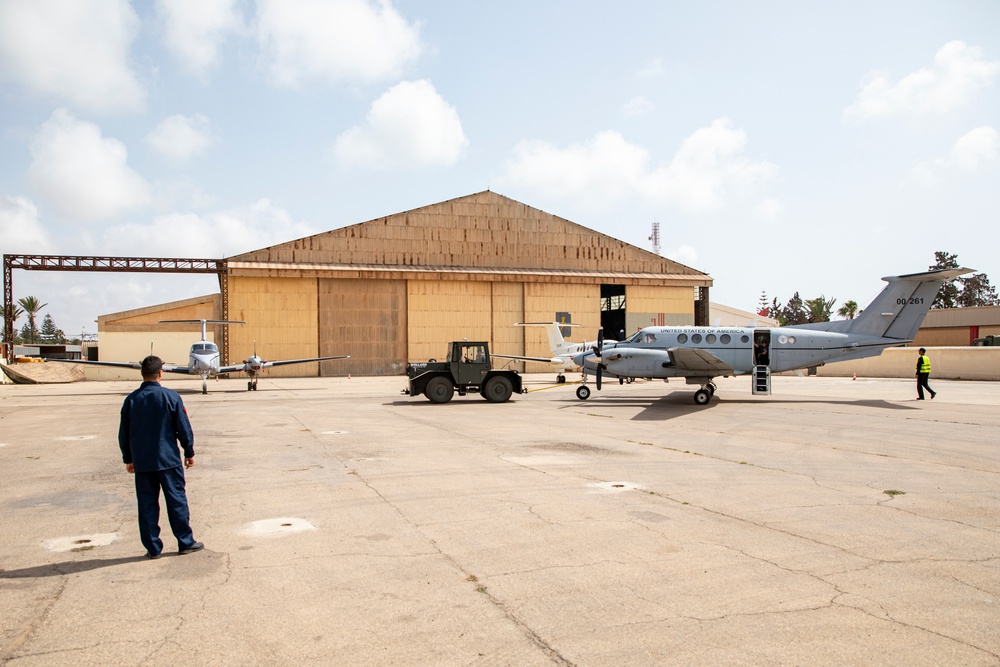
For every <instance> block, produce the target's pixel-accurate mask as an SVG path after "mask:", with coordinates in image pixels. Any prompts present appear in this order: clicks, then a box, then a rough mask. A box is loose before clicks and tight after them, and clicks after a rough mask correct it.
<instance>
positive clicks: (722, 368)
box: [667, 347, 733, 375]
mask: <svg viewBox="0 0 1000 667" xmlns="http://www.w3.org/2000/svg"><path fill="white" fill-rule="evenodd" d="M667 352H668V353H669V354H670V360H671V361H673V362H674V366H676V367H677V368H679V369H682V370H686V371H696V372H698V373H712V374H713V375H725V374H727V373H732V372H733V367H732V366H730V365H729V364H727V363H726V362H724V361H723V360H722V359H719V358H718V357H717V356H715V355H714V354H712V353H711V352H709V351H707V350H702V349H700V348H697V347H672V348H670V349H669V350H667Z"/></svg>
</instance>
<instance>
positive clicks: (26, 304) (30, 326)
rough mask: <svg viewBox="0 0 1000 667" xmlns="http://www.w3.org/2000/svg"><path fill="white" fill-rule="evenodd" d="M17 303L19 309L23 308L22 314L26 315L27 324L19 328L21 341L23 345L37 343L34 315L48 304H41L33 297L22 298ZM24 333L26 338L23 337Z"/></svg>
mask: <svg viewBox="0 0 1000 667" xmlns="http://www.w3.org/2000/svg"><path fill="white" fill-rule="evenodd" d="M17 302H18V303H19V304H21V308H24V312H25V313H27V315H28V323H27V324H25V325H24V327H22V328H21V340H22V341H23V342H25V343H35V342H37V341H38V327H36V326H35V315H37V314H38V312H39V311H40V310H41V309H42V308H44V307H45V306H47V305H49V304H47V303H41V302H40V301H39V300H38V299H37V298H36V297H33V296H23V297H21V298H20V299H18V300H17ZM25 333H27V337H25Z"/></svg>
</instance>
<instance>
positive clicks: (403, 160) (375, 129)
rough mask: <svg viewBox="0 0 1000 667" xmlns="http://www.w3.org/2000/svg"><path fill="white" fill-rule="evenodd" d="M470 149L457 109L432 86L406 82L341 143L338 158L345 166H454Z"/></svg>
mask: <svg viewBox="0 0 1000 667" xmlns="http://www.w3.org/2000/svg"><path fill="white" fill-rule="evenodd" d="M468 143H469V141H468V139H466V137H465V132H464V131H463V130H462V122H461V120H460V119H459V117H458V112H457V111H456V110H455V107H453V106H451V105H450V104H448V102H447V101H446V100H445V99H444V98H443V97H441V96H440V95H439V94H438V92H437V90H435V89H434V86H433V85H432V84H431V83H430V82H429V81H426V80H421V81H404V82H402V83H399V84H397V85H395V86H393V87H392V88H390V89H389V90H387V91H386V92H385V93H383V94H382V96H381V97H379V98H378V99H377V100H375V101H374V102H373V103H372V106H371V108H370V109H369V110H368V116H367V118H366V119H365V122H364V124H363V125H359V126H356V127H352V128H351V129H349V130H347V131H346V132H344V133H343V134H341V135H340V136H339V137H337V141H336V143H335V144H334V147H333V157H334V159H336V161H337V162H338V163H339V164H341V165H342V166H359V167H374V168H386V167H420V166H431V165H450V164H454V163H455V162H457V161H458V159H459V158H460V157H461V156H462V153H463V151H464V150H465V147H466V146H467V145H468Z"/></svg>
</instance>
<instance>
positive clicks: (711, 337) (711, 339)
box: [705, 334, 715, 343]
mask: <svg viewBox="0 0 1000 667" xmlns="http://www.w3.org/2000/svg"><path fill="white" fill-rule="evenodd" d="M705 342H706V343H714V342H715V334H708V335H707V336H705Z"/></svg>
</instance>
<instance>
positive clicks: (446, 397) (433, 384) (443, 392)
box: [424, 377, 455, 403]
mask: <svg viewBox="0 0 1000 667" xmlns="http://www.w3.org/2000/svg"><path fill="white" fill-rule="evenodd" d="M424 393H425V394H427V398H428V399H429V400H430V402H431V403H447V402H448V401H450V400H451V397H452V396H454V395H455V385H453V384H452V383H451V380H449V379H448V378H445V377H436V378H431V381H430V382H428V383H427V388H426V389H425V390H424Z"/></svg>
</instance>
